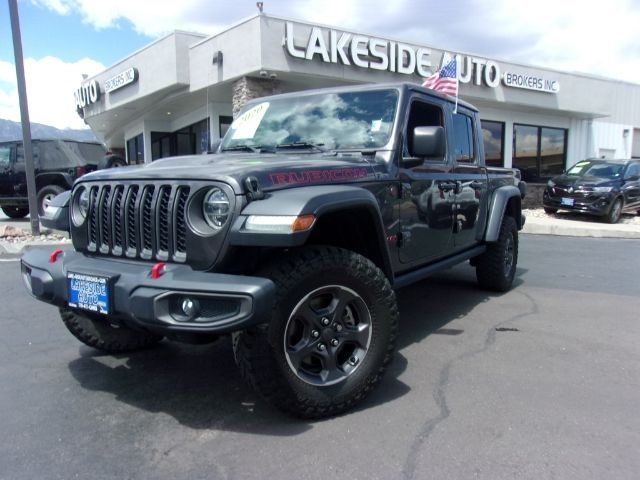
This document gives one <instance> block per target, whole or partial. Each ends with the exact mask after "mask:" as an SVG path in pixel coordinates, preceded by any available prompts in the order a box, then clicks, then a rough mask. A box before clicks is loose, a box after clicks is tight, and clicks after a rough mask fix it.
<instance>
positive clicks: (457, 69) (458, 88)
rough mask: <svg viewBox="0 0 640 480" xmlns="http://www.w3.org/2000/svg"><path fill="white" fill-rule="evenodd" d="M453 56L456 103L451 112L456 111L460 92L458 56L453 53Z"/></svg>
mask: <svg viewBox="0 0 640 480" xmlns="http://www.w3.org/2000/svg"><path fill="white" fill-rule="evenodd" d="M453 58H454V59H455V61H456V105H455V107H453V113H458V95H459V93H460V83H459V82H458V76H459V72H460V69H459V68H458V56H457V55H454V56H453Z"/></svg>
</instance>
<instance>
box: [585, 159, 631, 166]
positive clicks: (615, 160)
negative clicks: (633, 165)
mask: <svg viewBox="0 0 640 480" xmlns="http://www.w3.org/2000/svg"><path fill="white" fill-rule="evenodd" d="M580 162H594V163H629V162H640V158H585V159H583V160H578V161H577V162H576V163H574V165H575V164H577V163H580Z"/></svg>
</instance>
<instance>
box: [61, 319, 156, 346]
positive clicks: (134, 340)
mask: <svg viewBox="0 0 640 480" xmlns="http://www.w3.org/2000/svg"><path fill="white" fill-rule="evenodd" d="M60 317H62V321H63V322H64V324H65V326H66V327H67V329H68V330H69V331H70V332H71V333H72V334H73V336H74V337H76V338H77V339H78V340H80V341H81V342H82V343H84V344H85V345H88V346H90V347H93V348H95V349H97V350H102V351H103V352H107V353H123V352H134V351H136V350H142V349H144V348H147V347H150V346H152V345H155V344H156V343H158V342H159V341H160V340H162V337H161V336H159V335H154V334H152V333H149V332H143V331H139V330H132V329H131V328H128V327H126V326H124V325H111V324H110V323H109V322H108V320H107V319H106V318H105V319H93V318H91V317H89V316H88V315H85V314H82V313H79V312H76V311H74V310H71V309H68V308H61V309H60Z"/></svg>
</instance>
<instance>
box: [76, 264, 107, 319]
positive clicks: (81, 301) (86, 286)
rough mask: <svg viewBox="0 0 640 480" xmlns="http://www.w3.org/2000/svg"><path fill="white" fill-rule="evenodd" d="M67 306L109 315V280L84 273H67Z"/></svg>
mask: <svg viewBox="0 0 640 480" xmlns="http://www.w3.org/2000/svg"><path fill="white" fill-rule="evenodd" d="M67 282H68V285H69V306H70V307H74V308H80V309H82V310H88V311H90V312H96V313H103V314H105V315H106V314H108V313H109V308H110V305H109V279H108V278H107V277H100V276H97V275H86V274H84V273H73V272H68V273H67Z"/></svg>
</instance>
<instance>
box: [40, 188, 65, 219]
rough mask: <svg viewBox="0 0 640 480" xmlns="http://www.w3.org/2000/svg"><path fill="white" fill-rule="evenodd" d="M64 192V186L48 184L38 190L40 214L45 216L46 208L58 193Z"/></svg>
mask: <svg viewBox="0 0 640 480" xmlns="http://www.w3.org/2000/svg"><path fill="white" fill-rule="evenodd" d="M62 192H64V188H62V187H60V186H58V185H47V186H46V187H42V188H41V189H40V190H38V215H39V216H41V217H42V216H43V215H44V210H45V208H46V207H47V205H49V203H50V202H51V200H53V199H54V198H55V196H56V195H58V194H60V193H62Z"/></svg>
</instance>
